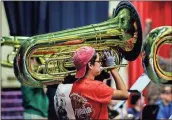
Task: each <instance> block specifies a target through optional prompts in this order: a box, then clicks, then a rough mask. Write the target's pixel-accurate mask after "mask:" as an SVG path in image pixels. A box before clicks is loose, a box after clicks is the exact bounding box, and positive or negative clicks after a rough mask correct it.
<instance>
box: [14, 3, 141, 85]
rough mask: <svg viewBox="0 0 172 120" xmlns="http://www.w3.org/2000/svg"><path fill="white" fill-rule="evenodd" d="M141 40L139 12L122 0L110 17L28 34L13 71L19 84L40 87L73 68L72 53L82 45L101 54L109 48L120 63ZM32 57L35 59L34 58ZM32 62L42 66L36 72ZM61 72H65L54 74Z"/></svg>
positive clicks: (132, 54)
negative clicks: (57, 30)
mask: <svg viewBox="0 0 172 120" xmlns="http://www.w3.org/2000/svg"><path fill="white" fill-rule="evenodd" d="M141 44H142V28H141V23H140V18H139V15H138V14H137V11H136V10H135V8H134V6H133V5H132V4H131V3H130V2H128V1H122V2H120V3H119V4H118V6H117V8H116V9H115V11H114V15H113V18H112V19H109V20H107V21H105V22H102V23H98V24H92V25H88V26H84V27H79V28H74V29H68V30H63V31H59V32H54V33H48V34H43V35H36V36H33V37H30V38H28V39H27V40H25V41H24V42H23V44H22V45H21V46H20V49H19V51H18V53H17V55H16V57H15V59H14V72H15V75H16V77H17V78H18V80H19V81H20V82H21V83H22V84H24V85H28V86H33V87H41V86H43V85H47V84H54V83H58V82H61V81H63V80H64V77H65V76H67V75H68V74H70V71H73V70H75V68H74V66H73V64H72V60H71V57H72V53H73V52H74V51H75V50H76V49H78V48H79V47H81V46H91V47H94V48H95V49H96V51H97V52H99V53H100V56H101V57H102V58H103V54H102V51H103V50H112V51H113V53H114V56H115V58H116V61H117V62H118V63H117V65H119V64H120V62H121V60H122V58H125V59H126V60H129V61H131V60H135V59H136V58H137V56H138V55H139V53H140V50H141ZM38 58H39V59H38ZM40 58H41V60H42V61H44V62H42V63H43V64H42V63H41V62H40ZM35 59H36V62H33V61H35ZM40 63H41V65H40ZM35 66H38V68H41V71H39V73H38V72H35V71H37V70H35V69H34V67H35ZM39 66H42V67H39ZM45 66H46V67H45ZM44 68H45V69H44ZM63 72H65V74H62V75H61V74H60V75H57V73H58V74H59V73H63ZM48 73H49V74H48ZM50 74H56V75H50Z"/></svg>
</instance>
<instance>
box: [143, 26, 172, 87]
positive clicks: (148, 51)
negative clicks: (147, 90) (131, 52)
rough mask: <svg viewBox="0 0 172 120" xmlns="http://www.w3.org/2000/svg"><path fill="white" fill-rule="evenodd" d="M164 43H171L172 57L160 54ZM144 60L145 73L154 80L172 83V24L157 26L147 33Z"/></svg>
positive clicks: (161, 82)
mask: <svg viewBox="0 0 172 120" xmlns="http://www.w3.org/2000/svg"><path fill="white" fill-rule="evenodd" d="M163 45H170V47H171V48H170V52H171V56H170V57H171V58H169V59H164V58H163V57H161V56H160V55H159V51H160V48H161V47H162V46H163ZM169 54H170V53H169ZM142 62H143V68H144V71H145V73H146V74H147V75H148V77H149V78H150V79H151V80H152V81H153V82H155V83H157V84H172V26H161V27H157V28H155V29H153V30H152V31H151V32H150V33H149V34H148V35H147V37H146V41H145V43H144V44H143V48H142ZM162 63H163V65H165V66H166V68H168V70H167V69H165V68H163V66H162Z"/></svg>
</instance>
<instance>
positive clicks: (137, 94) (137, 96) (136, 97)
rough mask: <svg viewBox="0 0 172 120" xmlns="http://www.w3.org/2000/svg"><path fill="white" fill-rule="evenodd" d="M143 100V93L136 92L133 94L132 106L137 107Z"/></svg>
mask: <svg viewBox="0 0 172 120" xmlns="http://www.w3.org/2000/svg"><path fill="white" fill-rule="evenodd" d="M140 98H141V93H139V92H136V93H132V94H131V101H130V103H131V105H135V104H136V103H137V101H138V100H139V99H140Z"/></svg>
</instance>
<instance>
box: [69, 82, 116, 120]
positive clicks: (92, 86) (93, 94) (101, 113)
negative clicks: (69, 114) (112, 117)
mask: <svg viewBox="0 0 172 120" xmlns="http://www.w3.org/2000/svg"><path fill="white" fill-rule="evenodd" d="M113 91H114V90H113V88H111V87H109V86H107V85H106V84H104V83H103V82H100V81H96V80H90V79H83V80H79V81H76V82H75V83H74V84H73V87H72V90H71V93H70V95H69V97H70V99H71V103H72V108H73V110H74V113H75V117H76V119H79V120H88V119H108V109H107V105H108V104H109V102H110V100H111V98H112V95H113Z"/></svg>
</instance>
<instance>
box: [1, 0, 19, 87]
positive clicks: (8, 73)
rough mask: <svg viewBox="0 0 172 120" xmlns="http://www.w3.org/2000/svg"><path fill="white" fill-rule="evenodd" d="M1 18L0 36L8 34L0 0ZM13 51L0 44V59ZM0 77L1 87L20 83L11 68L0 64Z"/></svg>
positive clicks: (15, 85)
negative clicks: (0, 28)
mask: <svg viewBox="0 0 172 120" xmlns="http://www.w3.org/2000/svg"><path fill="white" fill-rule="evenodd" d="M0 4H1V10H2V13H1V20H2V36H9V35H10V33H9V26H8V22H7V17H6V13H5V9H4V4H3V2H2V1H1V2H0ZM12 51H13V47H10V46H1V53H2V56H1V60H6V58H7V54H8V53H10V52H12ZM1 74H2V76H1V79H2V87H3V88H6V87H20V83H19V82H18V81H17V80H16V78H15V75H14V71H13V68H5V67H2V66H1Z"/></svg>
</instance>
